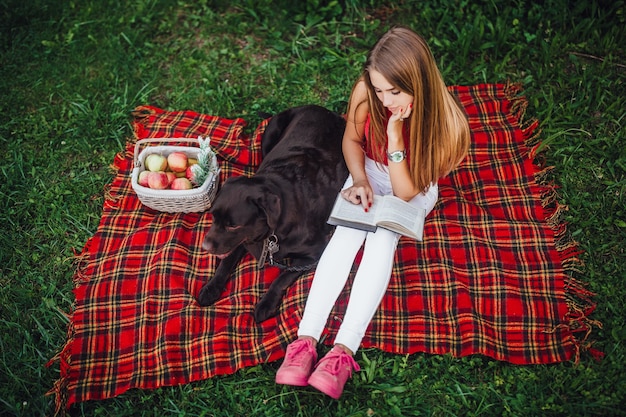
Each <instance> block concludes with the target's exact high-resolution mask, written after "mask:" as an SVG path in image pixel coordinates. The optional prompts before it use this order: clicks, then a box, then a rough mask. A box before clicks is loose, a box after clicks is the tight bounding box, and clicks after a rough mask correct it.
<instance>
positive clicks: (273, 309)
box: [254, 297, 278, 323]
mask: <svg viewBox="0 0 626 417" xmlns="http://www.w3.org/2000/svg"><path fill="white" fill-rule="evenodd" d="M277 313H278V304H277V303H276V302H275V301H274V300H271V299H269V298H268V297H263V298H261V300H259V302H258V303H257V305H256V307H255V308H254V321H256V322H257V323H262V322H264V321H265V320H267V319H270V318H272V317H274V316H275V315H276V314H277Z"/></svg>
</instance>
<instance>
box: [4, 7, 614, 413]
mask: <svg viewBox="0 0 626 417" xmlns="http://www.w3.org/2000/svg"><path fill="white" fill-rule="evenodd" d="M504 3H506V2H495V1H488V0H478V1H469V0H441V1H434V0H424V1H421V2H412V1H408V0H391V1H382V0H368V1H361V2H359V1H356V0H343V1H338V2H337V1H330V2H329V1H321V0H316V1H313V0H311V1H308V2H304V1H303V2H294V1H291V2H288V1H286V0H282V1H269V0H261V1H254V0H236V1H226V0H213V1H210V0H198V1H195V2H185V1H182V0H160V1H158V0H135V1H130V2H118V1H105V0H98V1H95V0H83V1H80V2H77V1H60V0H56V1H54V0H51V1H45V0H30V1H17V0H4V1H0V36H1V38H0V146H1V148H0V150H1V152H2V157H3V158H2V162H0V224H1V225H2V233H0V415H18V416H21V415H24V416H33V415H49V414H50V413H52V411H53V408H52V404H51V402H52V400H53V398H52V397H49V396H44V394H45V392H46V391H47V390H48V389H49V388H50V387H51V386H52V384H53V382H54V380H55V379H56V377H57V376H58V367H57V366H53V367H50V368H47V367H46V366H45V364H46V362H47V361H48V360H49V359H50V358H52V357H53V356H54V355H55V354H56V353H57V352H58V351H59V349H60V347H61V346H62V345H63V343H64V340H65V335H66V329H67V324H68V320H67V318H66V316H65V314H64V312H69V311H71V308H72V303H73V295H72V275H73V271H74V265H73V253H74V252H73V249H76V250H80V249H81V248H82V246H83V245H84V243H85V242H86V240H87V239H88V238H89V237H90V236H91V235H92V234H93V233H94V232H95V230H96V227H97V224H98V221H99V218H100V213H101V207H102V203H103V187H104V186H105V185H106V184H107V183H108V182H109V181H110V180H111V179H112V175H111V173H110V172H109V168H108V166H109V164H110V163H111V162H112V160H113V157H114V155H115V153H116V152H118V151H120V150H122V149H123V145H124V143H125V141H126V139H127V138H128V137H129V136H130V135H131V129H130V125H129V120H130V119H129V113H130V111H131V110H132V109H133V108H134V107H135V106H136V105H139V104H152V105H156V106H160V107H164V108H167V109H176V110H179V109H192V110H195V111H199V112H206V113H209V114H215V115H220V116H224V117H238V116H240V117H243V118H245V119H246V120H248V121H249V124H250V126H251V127H253V126H255V125H256V124H257V123H258V122H259V121H260V118H259V116H257V114H256V112H257V111H259V110H261V111H265V112H274V111H279V110H282V109H284V108H286V107H290V106H295V105H298V104H304V103H319V104H323V105H326V106H327V107H329V108H331V109H333V110H340V111H341V110H343V109H344V106H345V100H346V99H347V96H348V94H349V90H350V87H351V84H352V82H353V81H354V79H355V77H356V76H357V74H358V72H359V69H360V66H361V63H362V62H363V60H364V54H365V52H366V51H367V49H368V47H369V46H371V45H372V43H373V42H374V41H375V39H376V38H377V37H378V36H379V35H380V34H381V33H382V32H383V31H384V30H385V29H386V28H388V27H389V26H391V25H393V24H396V23H403V24H408V25H410V26H412V27H413V28H415V29H416V30H417V31H419V32H420V33H422V34H423V35H424V36H425V37H426V38H427V39H428V41H429V42H430V44H431V46H432V48H433V52H434V54H435V55H436V57H437V59H438V62H439V63H440V67H441V70H442V71H443V73H444V76H445V78H446V81H447V82H448V83H449V84H476V83H481V82H506V81H508V80H510V81H514V82H522V83H523V85H524V88H525V94H526V96H527V98H528V99H529V108H528V110H527V114H528V115H529V116H536V117H538V118H539V119H540V121H541V129H542V134H541V137H542V139H543V145H542V149H543V150H544V151H545V158H546V163H547V164H548V165H550V166H554V170H553V175H554V180H555V181H556V183H557V184H559V186H560V188H559V193H560V200H561V202H563V203H565V204H567V205H568V207H569V210H568V211H567V212H565V215H564V220H565V221H567V222H568V223H569V230H570V233H571V235H572V236H573V237H574V239H576V241H577V242H579V245H580V248H581V249H582V250H583V251H584V252H583V254H582V255H581V257H582V259H583V261H584V262H585V264H584V266H583V267H582V268H581V271H580V277H579V278H581V279H582V280H584V281H586V282H588V288H589V289H590V290H592V291H594V292H595V293H597V296H596V297H595V301H597V303H598V308H597V310H596V312H595V313H594V314H593V318H594V319H596V320H599V321H601V322H602V323H603V325H604V326H603V328H602V329H597V330H596V331H595V332H594V334H593V336H592V337H593V339H594V340H596V344H595V347H597V348H599V349H601V350H603V351H604V352H605V353H606V357H605V358H604V359H603V360H602V361H600V362H596V361H595V360H593V359H592V358H591V357H590V356H589V355H583V357H582V359H581V362H580V364H579V365H574V364H573V363H562V364H557V365H550V366H513V365H509V364H506V363H500V362H496V361H492V360H489V359H486V358H480V357H472V358H462V359H455V358H452V357H448V356H429V355H424V354H415V355H411V356H407V357H405V356H396V355H390V354H385V353H382V352H379V351H377V350H365V351H363V352H362V353H360V354H359V355H358V357H357V359H358V360H359V362H360V364H361V365H362V367H363V369H364V371H363V372H361V373H359V374H358V376H356V377H355V378H353V380H352V382H351V383H349V384H348V387H347V389H346V390H347V391H346V393H345V394H344V396H343V397H342V400H341V401H332V400H330V399H328V398H326V397H324V396H323V395H322V394H319V393H316V392H314V391H312V390H309V389H302V390H300V389H290V388H282V387H279V386H276V385H275V384H274V382H273V377H274V373H275V368H276V366H277V365H276V364H268V365H260V366H256V367H253V368H249V369H244V370H241V371H239V372H237V373H236V374H235V375H231V376H223V377H216V378H212V379H209V380H206V381H202V382H198V383H193V384H188V385H184V386H180V387H173V388H162V389H158V390H155V391H132V392H129V393H126V394H124V395H121V396H119V397H118V398H114V399H110V400H106V401H97V402H88V403H85V404H79V405H77V406H75V407H74V408H73V410H72V412H73V414H74V415H88V416H91V415H111V416H124V415H173V416H195V415H206V416H233V415H242V416H243V415H245V416H260V415H268V416H279V415H284V416H320V415H341V416H370V415H380V416H411V415H435V416H451V415H468V416H478V415H486V416H492V415H493V416H502V415H506V416H536V415H590V416H593V415H619V414H620V411H619V409H620V405H621V407H623V405H624V404H625V403H626V358H625V353H626V348H625V346H624V342H625V341H626V325H625V323H624V321H625V317H626V308H625V307H624V299H626V290H625V289H624V288H625V285H624V283H625V282H626V272H625V271H626V254H625V253H624V250H625V249H624V247H625V243H626V213H625V211H626V203H625V200H626V198H625V195H626V174H625V172H626V132H625V129H624V125H625V124H626V118H625V117H624V116H625V114H626V88H625V86H624V82H625V81H626V53H625V51H624V44H625V41H626V31H625V30H624V27H626V6H625V5H624V2H623V1H608V0H592V1H583V0H578V1H575V2H571V1H566V0H546V1H542V2H537V3H533V2H530V1H524V0H517V1H512V2H508V3H509V4H504Z"/></svg>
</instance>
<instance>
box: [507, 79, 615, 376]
mask: <svg viewBox="0 0 626 417" xmlns="http://www.w3.org/2000/svg"><path fill="white" fill-rule="evenodd" d="M504 94H505V96H506V98H507V99H508V100H509V101H511V114H512V115H513V116H514V117H515V118H516V119H517V120H518V123H519V125H520V128H521V130H522V132H523V134H524V142H525V144H526V146H527V147H528V157H529V158H531V159H532V160H533V163H534V164H535V166H536V167H537V172H536V173H535V182H536V184H537V185H538V186H539V187H541V205H542V207H543V209H544V215H545V220H546V222H547V224H548V225H549V226H550V227H551V228H552V230H553V232H554V240H555V247H556V250H557V251H558V252H559V255H560V257H561V264H562V266H563V269H564V270H565V273H566V280H565V288H564V289H565V301H566V303H567V306H568V312H567V314H566V315H565V317H563V323H562V324H559V325H557V326H555V327H554V328H553V329H552V331H551V332H555V331H557V330H565V331H569V332H570V333H571V338H570V341H571V343H572V345H573V349H574V350H573V360H574V363H575V364H578V363H579V362H580V359H581V355H582V354H583V353H589V354H590V355H591V356H592V357H593V358H594V359H596V360H599V359H601V358H602V357H603V356H604V353H603V352H601V351H599V350H597V349H595V348H593V341H592V340H590V337H591V334H592V333H593V330H594V329H595V328H599V329H601V328H602V323H601V322H600V321H598V320H594V319H591V318H590V317H589V316H590V315H591V314H592V313H593V311H594V310H595V308H596V304H595V302H594V301H593V297H594V296H595V295H596V294H594V293H593V292H591V291H589V290H587V288H586V284H585V283H583V282H582V281H580V280H579V279H578V278H577V277H578V276H580V275H582V274H583V271H584V262H583V261H582V260H581V259H580V255H581V254H582V251H581V250H579V249H578V242H576V241H575V240H574V239H573V238H572V236H571V235H570V234H569V231H568V228H567V223H566V222H565V213H566V212H567V210H568V209H569V208H568V207H567V206H566V205H564V204H561V203H560V202H559V200H560V195H559V193H558V187H557V186H556V185H555V184H554V179H553V175H552V174H553V170H554V167H553V166H546V165H545V158H544V155H543V150H542V149H541V129H540V128H539V122H538V120H536V119H529V120H524V117H525V116H526V114H525V113H526V109H527V108H528V101H527V100H526V98H525V97H524V96H523V95H522V87H521V84H519V83H508V84H506V85H505V86H504Z"/></svg>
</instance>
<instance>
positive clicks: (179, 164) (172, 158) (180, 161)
mask: <svg viewBox="0 0 626 417" xmlns="http://www.w3.org/2000/svg"><path fill="white" fill-rule="evenodd" d="M187 159H188V158H187V154H185V153H183V152H172V153H171V154H169V155H168V156H167V164H168V165H169V167H170V169H171V170H172V171H174V172H183V171H185V170H186V169H187Z"/></svg>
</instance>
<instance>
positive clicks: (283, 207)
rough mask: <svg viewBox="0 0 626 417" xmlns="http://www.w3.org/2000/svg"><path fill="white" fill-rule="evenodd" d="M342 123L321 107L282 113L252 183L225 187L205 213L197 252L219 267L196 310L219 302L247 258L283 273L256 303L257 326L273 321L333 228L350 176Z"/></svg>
mask: <svg viewBox="0 0 626 417" xmlns="http://www.w3.org/2000/svg"><path fill="white" fill-rule="evenodd" d="M344 128H345V121H344V119H343V118H342V117H341V116H339V115H338V114H336V113H333V112H331V111H329V110H326V109H324V108H323V107H319V106H302V107H295V108H292V109H289V110H286V111H284V112H282V113H280V114H278V115H276V116H274V117H272V119H271V120H270V122H269V123H268V125H267V128H266V130H265V132H264V134H263V137H262V141H261V147H262V151H263V155H264V157H263V162H262V163H261V165H260V166H259V169H258V170H257V172H256V173H255V175H254V176H253V177H251V178H248V177H236V178H230V179H228V180H227V181H226V182H224V184H223V186H222V188H221V190H220V191H219V193H218V195H217V196H216V198H215V201H214V202H213V205H212V207H211V209H210V212H211V213H212V215H213V224H212V225H211V228H210V229H209V231H208V233H207V234H206V236H205V238H204V242H203V244H202V247H203V248H204V249H205V250H207V251H208V252H210V253H212V254H214V255H217V256H218V257H219V258H220V259H221V261H220V264H219V265H218V267H217V269H216V271H215V275H214V276H213V278H212V279H210V280H209V281H208V282H207V283H206V284H205V285H204V286H203V287H202V289H201V290H200V293H199V295H198V297H197V300H198V303H199V304H200V305H203V306H208V305H212V304H213V303H215V302H216V301H217V300H218V299H219V298H220V296H221V294H222V292H223V291H224V288H225V286H226V282H227V281H228V279H229V276H230V274H231V272H232V270H233V268H234V267H235V266H236V265H237V264H238V263H239V261H240V260H241V258H242V257H243V256H244V255H245V253H246V251H247V252H250V253H251V254H252V255H253V256H254V257H255V258H256V259H257V262H259V266H260V267H263V266H264V265H265V264H266V263H269V264H270V265H276V266H279V267H282V268H283V271H282V272H281V273H280V275H279V276H278V277H277V278H276V279H275V280H274V281H273V282H272V283H271V285H270V287H269V289H268V291H267V293H266V294H265V295H264V296H263V297H262V298H261V300H260V301H259V302H258V303H257V305H256V307H255V311H254V318H255V320H256V321H257V322H261V321H264V320H266V319H268V318H270V317H272V316H274V315H275V314H276V313H277V311H278V308H279V306H280V303H281V301H282V297H283V295H284V293H285V291H286V289H287V288H288V287H289V286H290V285H291V284H292V283H293V282H294V281H295V280H296V279H297V278H298V277H299V276H300V275H302V274H303V273H304V271H306V270H309V269H312V268H313V267H314V266H315V264H316V263H317V261H318V259H319V257H320V255H321V254H322V251H323V250H324V247H325V246H326V244H327V242H328V238H329V236H330V233H331V232H332V230H333V229H332V227H331V226H329V225H328V224H327V223H326V220H327V219H328V215H329V214H330V211H331V209H332V206H333V203H334V201H335V198H336V197H337V193H338V192H339V191H340V190H341V187H342V186H343V183H344V182H345V180H346V178H347V176H348V170H347V168H346V165H345V162H344V159H343V154H342V151H341V141H342V137H343V131H344Z"/></svg>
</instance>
